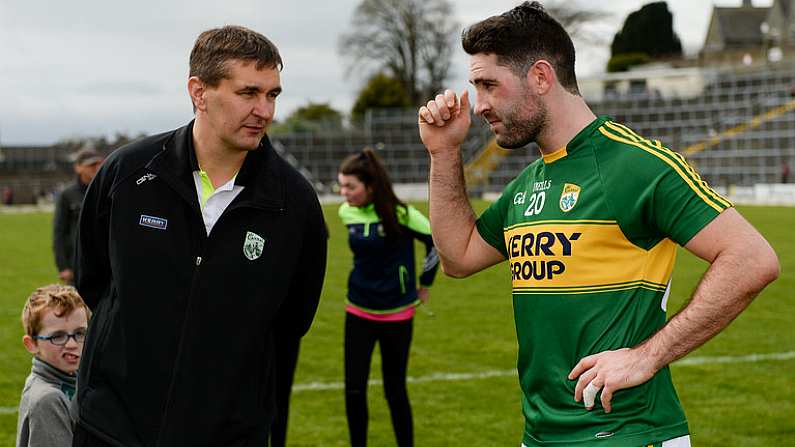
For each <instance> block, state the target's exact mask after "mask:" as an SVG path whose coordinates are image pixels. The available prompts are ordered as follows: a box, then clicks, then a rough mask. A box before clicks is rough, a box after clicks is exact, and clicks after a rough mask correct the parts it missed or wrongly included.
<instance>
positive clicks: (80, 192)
mask: <svg viewBox="0 0 795 447" xmlns="http://www.w3.org/2000/svg"><path fill="white" fill-rule="evenodd" d="M87 188H88V185H85V184H83V183H82V182H80V178H77V180H75V182H74V183H72V184H71V185H69V186H68V187H67V188H66V189H64V190H63V191H62V192H61V193H60V194H58V198H57V199H56V200H55V213H54V214H53V221H52V251H53V253H54V254H55V266H56V267H57V268H58V271H59V272H61V271H64V270H66V269H73V268H74V256H75V242H76V239H77V220H78V219H79V218H80V207H81V206H82V205H83V196H84V195H86V189H87Z"/></svg>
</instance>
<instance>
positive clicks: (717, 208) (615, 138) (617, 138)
mask: <svg viewBox="0 0 795 447" xmlns="http://www.w3.org/2000/svg"><path fill="white" fill-rule="evenodd" d="M599 132H601V133H602V135H604V136H606V137H607V138H609V139H611V140H613V141H618V142H619V143H624V144H627V145H630V146H635V147H637V148H639V149H642V150H644V151H646V152H648V153H650V154H652V155H654V156H655V157H657V158H659V159H660V160H662V161H664V162H665V163H667V164H668V165H669V166H671V167H672V168H673V169H674V171H676V173H677V174H679V176H680V177H681V178H682V179H683V180H684V181H685V183H687V185H688V186H689V187H690V189H692V190H693V191H694V192H695V193H696V194H697V195H698V196H699V197H701V199H702V200H703V201H704V203H706V204H707V205H709V206H710V207H712V208H714V209H715V211H717V212H719V213H720V212H722V211H723V210H724V209H726V207H725V206H721V205H720V204H718V203H716V202H715V200H713V199H711V198H709V197H707V196H706V195H704V193H703V192H702V191H701V189H700V188H699V187H697V186H696V185H694V184H693V180H692V178H691V177H690V176H689V175H688V174H687V173H685V172H682V169H681V167H680V166H679V165H678V163H676V162H674V161H673V160H671V159H670V158H668V157H666V156H665V155H663V154H660V153H658V152H657V151H656V150H654V149H652V148H650V147H646V146H645V145H643V144H641V143H639V142H636V141H633V140H631V139H629V138H627V137H622V136H619V135H616V134H613V133H612V132H611V131H609V130H607V129H605V127H604V126H603V127H600V128H599Z"/></svg>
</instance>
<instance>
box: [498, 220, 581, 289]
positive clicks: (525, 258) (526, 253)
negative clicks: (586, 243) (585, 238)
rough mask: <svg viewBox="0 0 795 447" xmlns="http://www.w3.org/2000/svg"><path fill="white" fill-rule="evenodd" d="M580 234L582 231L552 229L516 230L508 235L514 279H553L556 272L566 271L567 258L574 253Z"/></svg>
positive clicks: (557, 273)
mask: <svg viewBox="0 0 795 447" xmlns="http://www.w3.org/2000/svg"><path fill="white" fill-rule="evenodd" d="M580 236H582V233H570V234H565V233H557V232H556V233H552V232H550V231H542V232H539V233H533V232H527V233H524V234H514V235H513V236H511V237H510V238H509V239H508V254H509V255H510V259H511V274H512V277H513V278H512V279H513V280H514V281H516V280H537V281H540V280H545V279H550V280H551V279H553V278H554V277H555V276H556V275H560V274H563V272H565V271H566V264H565V262H564V261H565V258H567V257H571V255H572V251H573V243H574V242H575V241H577V240H578V239H580ZM550 258H561V259H550Z"/></svg>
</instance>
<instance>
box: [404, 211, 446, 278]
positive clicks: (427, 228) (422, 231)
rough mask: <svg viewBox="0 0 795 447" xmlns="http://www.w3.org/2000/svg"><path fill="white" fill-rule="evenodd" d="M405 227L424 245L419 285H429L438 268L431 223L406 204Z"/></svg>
mask: <svg viewBox="0 0 795 447" xmlns="http://www.w3.org/2000/svg"><path fill="white" fill-rule="evenodd" d="M407 211H408V212H407V214H406V222H405V225H406V227H407V228H408V229H409V230H410V231H411V234H412V236H413V237H414V238H415V239H417V240H418V241H420V242H422V244H423V245H425V259H424V260H423V263H422V273H420V285H421V286H423V287H430V286H431V284H433V279H434V278H435V277H436V271H437V270H438V269H439V255H438V253H437V252H436V247H434V245H433V237H431V223H430V222H429V221H428V218H427V217H425V216H424V215H423V214H422V213H421V212H419V211H418V210H417V209H416V208H414V207H413V206H411V205H408V206H407Z"/></svg>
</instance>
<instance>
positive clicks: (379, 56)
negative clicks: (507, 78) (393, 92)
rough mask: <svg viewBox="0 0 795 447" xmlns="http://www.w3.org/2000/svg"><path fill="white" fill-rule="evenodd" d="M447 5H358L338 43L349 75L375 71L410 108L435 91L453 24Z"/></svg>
mask: <svg viewBox="0 0 795 447" xmlns="http://www.w3.org/2000/svg"><path fill="white" fill-rule="evenodd" d="M452 9H453V8H452V5H451V3H450V2H449V1H448V0H424V1H423V0H362V2H361V3H360V4H359V6H357V8H356V10H355V11H354V15H353V19H352V21H351V32H349V33H346V34H343V35H342V37H341V38H340V42H339V52H340V54H341V55H342V56H343V57H345V58H346V59H348V60H349V66H348V69H349V70H351V71H352V70H354V69H356V70H357V71H358V70H360V65H365V66H367V65H369V66H375V68H376V70H378V71H385V72H386V73H387V74H388V75H389V76H391V77H392V78H394V79H397V80H398V81H399V82H400V83H401V84H402V85H403V88H404V90H405V92H406V93H407V94H408V97H409V100H410V105H419V104H420V102H422V101H423V100H425V99H426V98H428V97H430V96H432V95H434V94H436V93H438V92H439V91H441V89H442V88H443V85H444V81H445V79H447V76H448V71H449V67H450V58H451V55H452V42H453V39H454V38H456V37H457V36H458V29H459V24H458V23H457V22H456V21H455V20H454V19H453V18H452Z"/></svg>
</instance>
